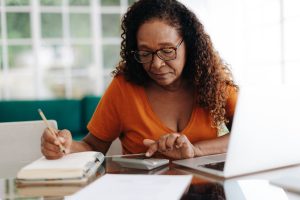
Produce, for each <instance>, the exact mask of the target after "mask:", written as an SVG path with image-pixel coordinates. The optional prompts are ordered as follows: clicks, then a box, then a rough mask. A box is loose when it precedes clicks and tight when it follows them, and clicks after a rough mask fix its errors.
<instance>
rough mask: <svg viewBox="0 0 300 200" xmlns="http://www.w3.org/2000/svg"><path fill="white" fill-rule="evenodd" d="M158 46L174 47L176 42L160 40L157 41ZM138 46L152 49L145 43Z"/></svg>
mask: <svg viewBox="0 0 300 200" xmlns="http://www.w3.org/2000/svg"><path fill="white" fill-rule="evenodd" d="M158 45H159V46H162V47H163V46H168V47H173V46H174V47H175V46H176V44H175V43H172V42H161V43H158ZM138 48H145V49H148V50H152V48H150V47H149V46H148V45H147V44H141V45H138Z"/></svg>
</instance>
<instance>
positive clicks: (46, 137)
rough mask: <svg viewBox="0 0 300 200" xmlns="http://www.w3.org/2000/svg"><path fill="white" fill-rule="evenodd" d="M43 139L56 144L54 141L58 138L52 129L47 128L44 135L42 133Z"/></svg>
mask: <svg viewBox="0 0 300 200" xmlns="http://www.w3.org/2000/svg"><path fill="white" fill-rule="evenodd" d="M42 139H43V140H44V141H47V142H49V143H53V144H54V141H55V140H56V137H55V135H53V134H52V132H51V131H50V129H48V128H46V129H45V130H44V133H43V135H42Z"/></svg>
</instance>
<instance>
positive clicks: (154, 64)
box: [152, 54, 165, 69]
mask: <svg viewBox="0 0 300 200" xmlns="http://www.w3.org/2000/svg"><path fill="white" fill-rule="evenodd" d="M163 65H165V61H163V60H162V59H160V58H159V57H158V55H157V54H154V55H153V60H152V68H157V69H159V68H161V67H162V66H163Z"/></svg>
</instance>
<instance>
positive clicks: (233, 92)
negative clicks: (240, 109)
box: [226, 87, 238, 121]
mask: <svg viewBox="0 0 300 200" xmlns="http://www.w3.org/2000/svg"><path fill="white" fill-rule="evenodd" d="M228 94H229V95H228V99H227V102H226V118H227V119H229V120H230V121H232V119H233V116H234V111H235V106H236V102H237V98H238V89H237V88H236V87H230V88H229V93H228Z"/></svg>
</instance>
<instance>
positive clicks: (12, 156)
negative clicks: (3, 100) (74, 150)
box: [0, 120, 57, 178]
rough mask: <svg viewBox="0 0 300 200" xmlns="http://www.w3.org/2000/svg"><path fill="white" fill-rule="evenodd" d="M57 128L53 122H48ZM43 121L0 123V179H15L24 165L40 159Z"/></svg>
mask: <svg viewBox="0 0 300 200" xmlns="http://www.w3.org/2000/svg"><path fill="white" fill-rule="evenodd" d="M48 121H49V124H50V125H51V126H52V127H53V128H57V123H56V121H54V120H48ZM45 128H46V125H45V124H44V122H43V121H23V122H5V123H0V166H1V167H0V178H8V177H10V178H11V177H15V176H16V174H17V172H18V171H19V170H20V169H21V168H22V167H23V166H24V165H26V164H28V163H30V162H32V161H34V160H36V159H38V158H40V157H41V156H42V153H41V136H42V134H43V132H44V129H45Z"/></svg>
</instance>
